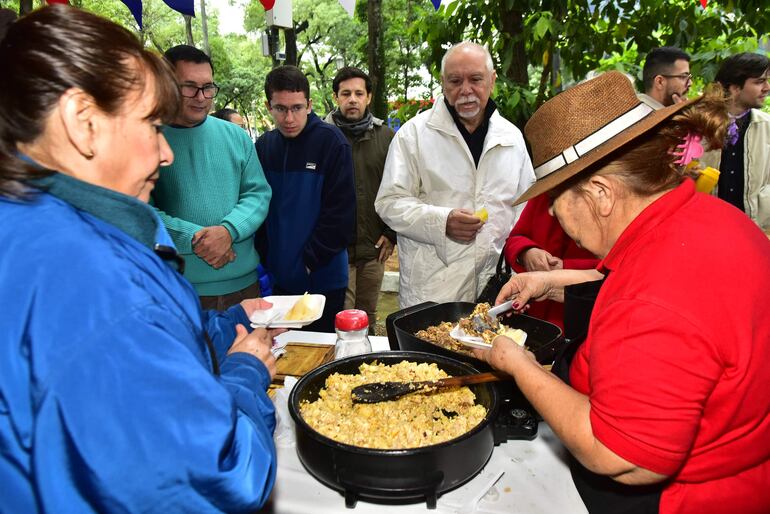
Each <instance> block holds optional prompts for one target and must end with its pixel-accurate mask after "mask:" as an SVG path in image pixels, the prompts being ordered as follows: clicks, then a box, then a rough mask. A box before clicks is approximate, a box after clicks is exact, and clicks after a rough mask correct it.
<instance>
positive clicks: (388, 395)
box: [350, 371, 511, 403]
mask: <svg viewBox="0 0 770 514" xmlns="http://www.w3.org/2000/svg"><path fill="white" fill-rule="evenodd" d="M500 380H511V376H510V375H508V374H507V373H503V372H502V371H491V372H489V373H476V374H473V375H461V376H459V377H449V378H440V379H438V380H424V381H421V382H372V383H370V384H364V385H360V386H357V387H354V388H353V390H352V391H351V392H350V394H351V397H352V399H353V403H379V402H386V401H389V400H395V399H397V398H401V397H402V396H404V395H406V394H409V393H416V392H420V393H433V392H435V391H438V390H439V389H446V388H447V387H459V386H465V385H473V384H484V383H486V382H499V381H500Z"/></svg>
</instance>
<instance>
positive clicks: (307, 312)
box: [283, 293, 316, 321]
mask: <svg viewBox="0 0 770 514" xmlns="http://www.w3.org/2000/svg"><path fill="white" fill-rule="evenodd" d="M315 314H316V307H315V306H314V305H313V304H312V302H311V298H310V295H309V294H307V293H305V294H303V295H302V296H301V297H300V299H299V300H297V302H296V303H295V304H294V305H292V307H291V309H289V312H287V313H286V316H284V318H283V319H285V320H287V321H303V320H306V319H310V318H312V317H313V316H315Z"/></svg>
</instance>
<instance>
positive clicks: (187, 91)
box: [179, 84, 219, 99]
mask: <svg viewBox="0 0 770 514" xmlns="http://www.w3.org/2000/svg"><path fill="white" fill-rule="evenodd" d="M179 91H180V92H181V93H182V96H184V97H185V98H195V97H196V96H198V91H200V92H201V93H203V98H208V99H211V98H214V97H216V96H217V93H219V86H217V85H216V84H206V85H204V86H201V87H198V86H196V85H193V84H182V85H181V86H179Z"/></svg>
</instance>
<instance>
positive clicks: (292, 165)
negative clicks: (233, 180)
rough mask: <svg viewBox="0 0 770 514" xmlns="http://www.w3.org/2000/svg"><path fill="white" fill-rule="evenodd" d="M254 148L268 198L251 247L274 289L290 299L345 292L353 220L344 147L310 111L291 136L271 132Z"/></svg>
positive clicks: (337, 133) (335, 130)
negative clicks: (269, 191)
mask: <svg viewBox="0 0 770 514" xmlns="http://www.w3.org/2000/svg"><path fill="white" fill-rule="evenodd" d="M256 148H257V155H258V156H259V162H261V163H262V168H263V169H264V172H265V177H267V182H268V183H269V184H270V187H271V188H272V191H273V197H272V199H271V201H270V210H269V211H268V214H267V218H266V219H265V223H264V224H263V225H262V227H261V228H260V229H259V231H258V232H257V240H256V244H257V250H258V251H259V255H260V256H262V257H263V259H264V262H265V268H266V269H267V270H268V271H269V272H270V273H271V274H272V275H273V277H274V279H275V284H276V285H277V286H279V287H280V288H282V289H284V290H286V291H288V292H289V293H290V294H302V293H304V292H305V291H309V292H311V293H324V292H327V291H333V290H336V289H344V288H346V287H347V286H348V252H347V247H348V245H349V244H350V242H351V240H352V237H353V233H354V227H355V220H356V192H355V187H354V184H353V180H354V179H353V155H352V153H351V149H350V143H348V140H347V139H346V138H345V136H344V135H343V134H342V132H341V131H340V130H339V129H338V128H337V127H335V126H333V125H329V124H328V123H324V122H323V121H321V119H320V118H318V116H316V115H315V114H314V113H312V112H311V113H309V114H308V120H307V125H305V128H304V129H303V130H302V132H300V133H299V134H298V135H297V136H296V137H293V138H287V137H284V136H283V134H281V133H280V132H279V131H278V130H277V129H276V130H272V131H270V132H267V133H265V134H262V136H260V138H259V139H258V140H257V143H256ZM307 270H310V273H309V274H308V272H307Z"/></svg>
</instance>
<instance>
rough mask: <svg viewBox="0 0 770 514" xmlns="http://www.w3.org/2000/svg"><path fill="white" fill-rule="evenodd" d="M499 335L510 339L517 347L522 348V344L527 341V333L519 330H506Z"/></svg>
mask: <svg viewBox="0 0 770 514" xmlns="http://www.w3.org/2000/svg"><path fill="white" fill-rule="evenodd" d="M500 335H503V336H505V337H507V338H509V339H512V340H513V342H514V343H516V344H517V345H519V346H524V342H525V341H526V340H527V333H526V332H524V331H523V330H522V329H520V328H506V329H505V330H503V331H502V333H501V334H500Z"/></svg>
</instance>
